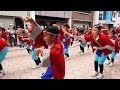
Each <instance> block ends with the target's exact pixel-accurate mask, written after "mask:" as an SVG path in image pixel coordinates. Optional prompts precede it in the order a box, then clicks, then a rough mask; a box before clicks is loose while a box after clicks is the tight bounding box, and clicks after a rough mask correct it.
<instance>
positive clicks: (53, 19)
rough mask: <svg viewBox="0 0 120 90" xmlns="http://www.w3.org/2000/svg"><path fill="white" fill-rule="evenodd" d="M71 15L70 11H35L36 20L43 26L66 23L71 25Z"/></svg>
mask: <svg viewBox="0 0 120 90" xmlns="http://www.w3.org/2000/svg"><path fill="white" fill-rule="evenodd" d="M71 15H72V14H71V11H35V19H36V21H37V22H38V23H39V24H40V25H41V24H42V25H44V26H50V25H52V24H55V23H61V24H64V23H68V24H69V25H70V27H71V25H72V24H71Z"/></svg>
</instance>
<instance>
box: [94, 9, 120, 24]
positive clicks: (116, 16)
mask: <svg viewBox="0 0 120 90" xmlns="http://www.w3.org/2000/svg"><path fill="white" fill-rule="evenodd" d="M93 24H108V25H109V26H120V11H94V18H93Z"/></svg>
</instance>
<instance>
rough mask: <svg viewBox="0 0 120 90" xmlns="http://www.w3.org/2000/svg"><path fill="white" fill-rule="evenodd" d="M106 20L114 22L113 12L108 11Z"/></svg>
mask: <svg viewBox="0 0 120 90" xmlns="http://www.w3.org/2000/svg"><path fill="white" fill-rule="evenodd" d="M106 20H110V21H111V20H112V11H107V12H106Z"/></svg>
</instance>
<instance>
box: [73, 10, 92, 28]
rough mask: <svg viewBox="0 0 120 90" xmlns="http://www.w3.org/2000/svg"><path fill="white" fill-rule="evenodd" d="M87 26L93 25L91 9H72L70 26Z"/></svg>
mask: <svg viewBox="0 0 120 90" xmlns="http://www.w3.org/2000/svg"><path fill="white" fill-rule="evenodd" d="M83 25H84V26H85V27H86V28H87V27H89V26H92V25H93V11H72V26H73V27H74V26H76V27H83Z"/></svg>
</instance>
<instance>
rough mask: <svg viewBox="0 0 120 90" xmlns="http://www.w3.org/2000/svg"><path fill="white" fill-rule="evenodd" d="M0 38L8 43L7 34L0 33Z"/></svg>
mask: <svg viewBox="0 0 120 90" xmlns="http://www.w3.org/2000/svg"><path fill="white" fill-rule="evenodd" d="M1 37H2V38H3V39H4V40H5V41H6V42H7V41H8V37H7V33H6V32H2V35H1Z"/></svg>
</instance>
